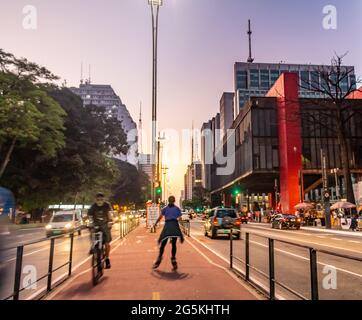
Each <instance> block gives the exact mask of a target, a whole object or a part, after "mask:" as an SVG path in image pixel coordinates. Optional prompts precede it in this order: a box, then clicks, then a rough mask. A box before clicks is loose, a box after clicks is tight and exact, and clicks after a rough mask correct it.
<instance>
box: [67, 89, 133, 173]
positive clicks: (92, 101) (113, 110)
mask: <svg viewBox="0 0 362 320" xmlns="http://www.w3.org/2000/svg"><path fill="white" fill-rule="evenodd" d="M70 90H71V91H72V92H73V93H75V94H76V95H78V96H80V97H81V98H82V100H83V104H84V106H88V105H95V106H100V107H104V108H105V110H106V111H107V112H108V113H109V115H110V116H112V117H115V118H117V119H118V120H119V121H120V124H121V126H122V128H123V131H124V132H125V134H126V135H127V143H128V145H129V146H130V148H129V150H128V153H127V154H120V155H116V158H119V159H120V160H123V161H127V162H128V163H130V164H133V165H135V166H137V163H138V156H137V153H138V146H137V135H138V133H137V125H136V123H135V122H134V121H133V119H132V117H131V115H130V113H129V112H128V110H127V107H126V106H125V105H124V104H123V103H122V100H121V99H120V97H119V96H118V95H117V94H116V93H115V92H114V90H113V88H112V87H111V86H110V85H98V84H91V83H89V82H86V83H84V84H83V83H81V84H80V85H79V88H75V87H72V88H70Z"/></svg>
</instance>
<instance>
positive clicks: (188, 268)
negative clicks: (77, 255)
mask: <svg viewBox="0 0 362 320" xmlns="http://www.w3.org/2000/svg"><path fill="white" fill-rule="evenodd" d="M158 235H159V232H158V233H157V234H152V233H150V232H149V231H148V230H146V229H145V228H144V227H141V226H140V227H138V228H137V229H136V230H134V231H133V232H131V233H130V234H129V235H128V236H127V237H126V238H125V239H123V240H120V241H117V242H116V243H114V244H113V251H112V254H111V262H112V268H111V269H110V270H105V274H104V276H103V277H102V279H101V280H100V282H99V283H98V285H97V286H95V287H94V286H93V285H92V281H91V270H90V265H89V263H87V264H85V265H84V266H83V267H82V268H79V270H77V272H75V273H74V275H73V276H72V278H70V279H69V280H68V281H67V282H66V283H64V284H63V285H61V286H60V287H58V288H57V289H55V291H54V292H52V293H51V294H50V295H49V296H48V297H47V299H52V300H257V299H260V295H258V294H257V293H256V292H254V290H252V289H251V288H250V287H249V286H247V285H246V284H245V283H244V282H243V281H242V280H240V279H238V278H237V277H236V276H235V275H233V273H231V272H230V271H229V269H228V266H227V264H226V263H225V261H223V260H221V259H220V258H218V257H217V256H216V255H214V254H213V253H212V252H209V251H208V250H205V248H203V247H202V246H201V245H200V244H198V243H197V241H195V240H193V239H192V238H186V241H185V242H184V243H183V244H180V242H178V248H177V249H178V252H177V260H178V265H179V269H178V271H177V272H174V271H172V266H171V261H170V251H171V245H169V244H168V245H167V247H166V250H165V255H164V258H163V261H162V264H161V266H160V267H159V269H157V270H153V269H152V264H153V262H154V261H155V259H156V257H157V254H158V244H157V239H158Z"/></svg>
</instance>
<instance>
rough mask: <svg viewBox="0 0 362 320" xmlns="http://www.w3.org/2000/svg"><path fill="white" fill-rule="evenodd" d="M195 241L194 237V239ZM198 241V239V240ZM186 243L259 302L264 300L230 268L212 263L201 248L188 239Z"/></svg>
mask: <svg viewBox="0 0 362 320" xmlns="http://www.w3.org/2000/svg"><path fill="white" fill-rule="evenodd" d="M192 238H193V239H195V238H194V237H192ZM196 240H197V239H196ZM186 242H187V243H188V244H189V245H191V247H193V248H194V249H195V250H196V251H197V252H198V253H199V254H200V255H201V256H202V257H204V258H205V260H206V261H207V262H208V263H210V264H211V265H213V266H215V267H217V268H219V269H221V270H224V271H225V272H226V273H227V274H228V275H229V276H230V277H231V278H232V279H233V280H236V282H237V283H238V284H239V285H240V286H242V287H243V288H245V289H247V290H248V291H249V292H250V293H251V294H252V295H253V296H254V297H255V298H257V299H259V300H262V299H261V297H258V296H257V295H256V294H255V291H253V290H252V289H250V288H248V287H247V286H246V285H244V284H243V283H242V282H241V281H240V279H239V278H238V277H237V276H236V275H235V274H234V273H232V272H231V271H230V270H229V269H228V268H225V267H223V266H221V265H219V264H217V263H215V262H214V261H212V260H211V259H210V258H209V257H208V256H207V255H205V254H204V253H203V252H202V251H201V250H200V249H199V248H197V247H196V246H195V245H194V244H193V243H191V241H190V240H188V239H186ZM212 253H214V252H212ZM223 260H224V259H223Z"/></svg>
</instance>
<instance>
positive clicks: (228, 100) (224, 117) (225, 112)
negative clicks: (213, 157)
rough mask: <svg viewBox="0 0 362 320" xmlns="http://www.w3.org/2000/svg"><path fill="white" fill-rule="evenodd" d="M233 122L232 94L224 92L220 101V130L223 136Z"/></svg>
mask: <svg viewBox="0 0 362 320" xmlns="http://www.w3.org/2000/svg"><path fill="white" fill-rule="evenodd" d="M233 121H234V93H233V92H224V93H223V95H222V97H221V99H220V130H221V134H222V136H224V135H225V134H226V132H227V130H228V129H230V128H231V126H232V124H233Z"/></svg>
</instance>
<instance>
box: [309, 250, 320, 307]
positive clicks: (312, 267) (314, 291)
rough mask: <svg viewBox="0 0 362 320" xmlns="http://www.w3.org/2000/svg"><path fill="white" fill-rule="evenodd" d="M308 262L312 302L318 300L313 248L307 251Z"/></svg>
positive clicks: (315, 253)
mask: <svg viewBox="0 0 362 320" xmlns="http://www.w3.org/2000/svg"><path fill="white" fill-rule="evenodd" d="M309 261H310V280H311V295H312V300H319V293H318V266H317V251H316V250H314V249H313V248H310V249H309Z"/></svg>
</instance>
